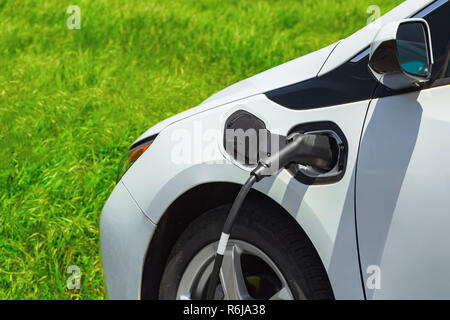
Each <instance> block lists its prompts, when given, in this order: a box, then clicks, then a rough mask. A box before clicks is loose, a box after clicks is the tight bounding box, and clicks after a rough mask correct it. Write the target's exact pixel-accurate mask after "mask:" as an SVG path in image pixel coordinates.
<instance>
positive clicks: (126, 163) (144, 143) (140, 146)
mask: <svg viewBox="0 0 450 320" xmlns="http://www.w3.org/2000/svg"><path fill="white" fill-rule="evenodd" d="M155 137H156V136H152V137H149V138H146V139H144V140H141V141H138V142H137V143H134V144H133V145H131V147H130V151H129V152H128V157H127V158H125V159H124V160H122V162H121V163H120V164H119V170H118V171H117V182H118V181H119V180H120V179H121V178H122V176H123V175H124V174H125V172H127V171H128V169H129V168H130V167H131V165H132V164H133V163H134V162H135V161H136V160H137V159H139V157H140V156H142V154H144V152H145V150H147V149H148V147H150V146H151V144H152V143H153V141H155Z"/></svg>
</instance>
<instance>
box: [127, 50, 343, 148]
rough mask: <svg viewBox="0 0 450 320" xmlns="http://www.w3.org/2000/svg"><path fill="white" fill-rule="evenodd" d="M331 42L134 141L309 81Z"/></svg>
mask: <svg viewBox="0 0 450 320" xmlns="http://www.w3.org/2000/svg"><path fill="white" fill-rule="evenodd" d="M337 44H338V42H336V43H333V44H332V45H329V46H327V47H325V48H323V49H320V50H318V51H315V52H313V53H310V54H307V55H305V56H303V57H300V58H297V59H294V60H292V61H289V62H286V63H284V64H282V65H279V66H277V67H275V68H272V69H269V70H267V71H264V72H262V73H259V74H257V75H255V76H253V77H250V78H248V79H245V80H242V81H240V82H238V83H235V84H233V85H231V86H229V87H227V88H225V89H223V90H221V91H219V92H217V93H215V94H214V95H212V96H211V97H209V98H208V99H206V100H205V101H203V102H202V103H201V104H200V105H198V106H197V107H194V108H191V109H189V110H186V111H184V112H181V113H179V114H176V115H174V116H172V117H170V118H167V119H166V120H164V121H162V122H160V123H158V124H156V125H154V126H153V127H151V128H150V129H148V130H147V131H146V132H145V133H144V134H142V135H141V136H140V137H139V138H138V139H137V140H136V141H135V142H134V143H133V145H134V144H136V143H138V142H139V141H140V140H142V139H145V138H148V137H151V136H154V135H156V134H158V133H159V132H160V131H161V130H163V129H164V128H166V127H167V126H169V125H171V124H172V123H174V122H177V121H180V120H182V119H186V118H188V117H191V116H193V115H195V114H198V113H200V112H204V111H207V110H210V109H212V108H216V107H219V106H221V105H224V104H226V103H230V102H233V101H237V100H241V99H244V98H247V97H250V96H253V95H257V94H261V93H264V92H267V91H270V90H273V89H277V88H281V87H284V86H287V85H290V84H293V83H296V82H300V81H304V80H308V79H310V78H313V77H315V76H317V74H318V73H319V71H320V69H321V67H322V66H323V64H324V63H325V61H326V60H327V58H328V57H329V55H330V54H331V52H332V51H333V50H334V48H335V47H336V46H337Z"/></svg>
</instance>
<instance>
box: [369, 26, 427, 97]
mask: <svg viewBox="0 0 450 320" xmlns="http://www.w3.org/2000/svg"><path fill="white" fill-rule="evenodd" d="M432 65H433V51H432V46H431V36H430V27H429V26H428V23H427V22H426V21H425V20H424V19H406V20H401V21H395V22H391V23H388V24H386V25H385V26H383V27H382V28H381V29H380V31H378V33H377V34H376V36H375V38H374V39H373V41H372V44H371V45H370V58H369V69H370V71H371V72H372V74H373V75H374V76H375V78H376V79H377V80H378V81H379V82H380V83H381V84H383V85H384V86H386V87H388V88H390V89H393V90H401V89H407V88H414V87H419V86H420V85H421V84H422V83H424V82H427V81H428V80H429V79H430V76H431V68H432Z"/></svg>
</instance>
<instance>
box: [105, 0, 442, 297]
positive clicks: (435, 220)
mask: <svg viewBox="0 0 450 320" xmlns="http://www.w3.org/2000/svg"><path fill="white" fill-rule="evenodd" d="M449 60H450V3H449V1H448V0H438V1H432V0H408V1H406V2H404V3H403V4H401V5H400V6H398V7H397V8H395V9H394V10H392V11H390V12H389V13H387V14H386V15H384V16H383V17H381V18H379V19H378V20H376V21H374V22H373V23H371V24H369V25H368V26H366V27H365V28H363V29H361V30H359V31H358V32H356V33H355V34H353V35H351V36H350V37H348V38H346V39H343V40H341V41H339V42H337V43H334V44H332V45H330V46H328V47H326V48H323V49H321V50H318V51H316V52H313V53H311V54H308V55H306V56H304V57H301V58H298V59H295V60H292V61H290V62H287V63H285V64H283V65H280V66H278V67H275V68H273V69H270V70H268V71H265V72H263V73H260V74H258V75H255V76H253V77H251V78H249V79H246V80H243V81H241V82H239V83H236V84H234V85H232V86H230V87H228V88H226V89H224V90H222V91H220V92H219V93H216V94H215V95H213V96H212V97H210V98H209V99H207V100H206V101H204V102H203V103H202V104H200V105H199V106H197V107H195V108H192V109H190V110H188V111H185V112H183V113H180V114H178V115H176V116H174V117H171V118H169V119H167V120H165V121H163V122H161V123H159V124H157V125H155V126H154V127H152V128H150V129H149V130H148V131H147V132H145V133H144V134H143V135H142V136H141V137H139V139H137V140H136V142H135V143H133V145H132V146H131V147H130V154H129V158H130V160H131V161H132V162H133V164H132V166H131V167H130V168H129V169H128V170H127V171H126V173H125V174H124V175H123V176H122V177H121V179H120V182H119V183H118V184H117V186H116V188H115V189H114V191H113V193H112V194H111V196H110V198H109V200H108V201H107V203H106V205H105V207H104V209H103V212H102V215H101V224H100V231H101V250H102V257H103V267H104V273H105V278H106V285H107V291H108V296H109V298H110V299H204V298H205V297H206V288H207V283H208V279H209V277H210V274H211V270H212V264H213V259H214V256H215V252H216V249H217V245H218V240H219V238H220V235H221V230H222V227H223V224H224V221H225V217H226V215H227V213H228V211H229V209H230V205H231V203H233V201H234V199H235V197H236V195H237V193H238V191H239V190H240V188H241V186H242V184H243V183H244V182H245V181H246V180H247V178H248V177H249V175H250V173H251V172H252V170H253V169H254V167H255V163H252V162H251V161H248V160H249V159H248V157H245V159H242V157H240V155H242V154H241V153H239V152H234V151H233V152H230V150H229V148H228V147H227V145H228V142H229V141H228V138H227V134H226V132H227V129H228V130H237V129H242V130H243V131H246V130H247V129H258V130H263V129H264V130H267V131H268V132H271V133H273V134H275V133H276V134H277V135H279V136H292V134H293V133H300V134H305V135H311V134H314V135H324V136H326V137H328V139H329V140H330V141H332V142H333V146H334V147H333V149H332V152H333V159H335V160H333V161H334V162H333V166H332V167H330V168H329V169H328V170H325V171H324V170H318V169H317V168H315V167H314V166H312V165H305V164H301V163H298V164H297V163H296V164H294V163H291V164H290V165H286V166H284V167H283V168H282V169H281V170H278V171H277V172H276V173H275V174H274V175H272V176H270V177H267V178H265V179H263V180H261V181H259V182H257V183H255V184H254V185H253V188H252V189H251V191H250V193H249V194H248V197H247V198H246V199H245V201H244V205H243V207H242V210H241V212H240V213H239V215H238V217H237V220H236V223H235V224H234V226H233V229H232V231H231V236H230V239H229V242H228V244H227V246H226V248H225V249H224V250H225V251H224V259H223V264H222V268H221V272H220V281H219V285H218V286H217V289H216V291H217V292H215V296H214V297H215V298H216V299H333V298H336V299H450V289H449V288H450V276H449V275H447V274H448V271H449V270H450V251H449V246H450V147H449V146H450V67H449ZM259 138H261V137H259ZM233 141H234V140H233ZM235 142H236V141H235ZM241 142H242V141H241ZM243 143H244V144H245V143H246V142H245V141H244V142H243ZM259 143H260V141H259V140H258V144H259ZM237 144H238V145H239V142H237ZM258 150H259V149H258ZM144 151H145V152H144ZM245 151H246V152H247V150H245ZM249 152H250V151H249ZM268 156H270V155H268ZM258 159H260V158H258Z"/></svg>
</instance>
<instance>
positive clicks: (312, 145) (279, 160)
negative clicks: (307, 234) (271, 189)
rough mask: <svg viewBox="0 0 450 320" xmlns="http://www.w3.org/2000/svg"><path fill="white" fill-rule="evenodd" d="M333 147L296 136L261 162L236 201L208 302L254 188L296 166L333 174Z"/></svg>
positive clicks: (326, 140)
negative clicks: (233, 231)
mask: <svg viewBox="0 0 450 320" xmlns="http://www.w3.org/2000/svg"><path fill="white" fill-rule="evenodd" d="M334 144H335V142H334ZM333 147H334V146H333V140H332V139H331V138H330V137H328V136H326V135H320V134H300V133H294V134H293V135H291V136H289V137H288V138H287V139H286V140H285V144H284V145H282V146H281V147H280V148H279V150H278V152H275V153H272V155H271V156H268V157H266V158H264V159H262V160H260V161H259V162H258V165H257V166H256V168H255V169H254V170H253V171H252V172H251V173H250V177H249V178H248V179H247V181H246V182H245V183H244V185H243V186H242V188H241V190H240V191H239V193H238V195H237V197H236V199H235V200H234V202H233V205H232V206H231V209H230V212H229V213H228V216H227V219H226V221H225V224H224V226H223V229H222V234H221V236H220V240H219V244H218V246H217V251H216V255H215V258H214V266H213V270H212V272H211V276H210V278H209V283H208V289H207V293H206V299H208V300H212V299H214V295H215V292H216V288H217V284H218V282H219V275H220V268H221V266H222V261H223V256H224V254H225V250H226V248H227V244H228V239H229V238H230V233H231V228H232V227H233V223H234V221H235V220H236V217H237V215H238V213H239V209H240V208H241V206H242V204H243V203H244V200H245V198H246V197H247V195H248V193H249V192H250V189H251V188H252V186H253V185H254V184H255V183H256V182H258V181H260V180H262V179H264V178H265V177H270V176H272V175H274V174H275V173H277V172H278V171H279V170H280V169H282V168H285V167H287V166H289V165H290V164H293V163H295V164H301V165H308V166H313V167H314V168H315V169H317V170H319V171H322V172H327V171H330V170H331V169H332V168H333V167H334V165H335V164H336V161H337V155H336V152H333V150H336V149H335V148H333Z"/></svg>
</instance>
